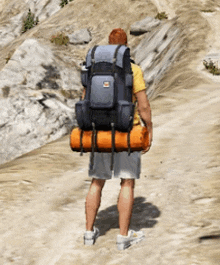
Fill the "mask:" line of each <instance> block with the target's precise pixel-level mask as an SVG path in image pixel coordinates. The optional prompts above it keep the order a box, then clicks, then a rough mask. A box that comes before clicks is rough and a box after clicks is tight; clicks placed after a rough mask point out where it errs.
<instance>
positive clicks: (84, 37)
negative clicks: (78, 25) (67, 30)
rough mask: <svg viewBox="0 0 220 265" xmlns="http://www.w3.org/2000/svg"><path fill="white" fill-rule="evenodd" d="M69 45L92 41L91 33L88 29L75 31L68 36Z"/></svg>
mask: <svg viewBox="0 0 220 265" xmlns="http://www.w3.org/2000/svg"><path fill="white" fill-rule="evenodd" d="M68 37H69V42H70V44H85V43H88V42H90V41H91V40H92V36H91V33H90V31H89V30H88V29H80V30H76V31H75V32H74V33H72V34H70V35H68Z"/></svg>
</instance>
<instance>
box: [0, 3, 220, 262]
mask: <svg viewBox="0 0 220 265" xmlns="http://www.w3.org/2000/svg"><path fill="white" fill-rule="evenodd" d="M156 2H157V3H156ZM177 2H178V1H172V4H171V1H165V0H164V1H162V0H161V1H159V0H158V1H156V0H155V5H156V4H157V5H158V8H159V7H160V8H163V9H165V8H166V7H167V12H171V14H173V15H174V14H177V13H178V12H180V9H179V11H178V9H177V8H176V5H177ZM182 2H183V3H182V5H181V6H182V9H181V10H182V11H181V12H185V11H184V8H183V7H185V8H186V9H187V8H189V7H190V5H191V7H192V5H193V7H194V4H195V2H196V1H182ZM209 2H211V1H198V3H199V4H198V6H199V8H204V6H203V5H205V7H207V8H208V7H209ZM212 3H213V6H214V1H212ZM198 6H197V7H198ZM169 10H170V11H169ZM165 11H166V10H165ZM188 12H189V11H188ZM192 12H193V11H192ZM219 13H220V11H219V10H216V11H215V12H214V13H211V14H208V15H207V14H202V15H201V16H202V17H203V19H204V32H203V31H200V32H198V33H195V34H194V35H192V36H191V37H192V41H191V42H189V43H187V45H186V48H185V49H186V50H185V51H183V52H185V54H186V55H187V56H188V57H186V59H185V61H184V60H181V61H179V62H177V63H176V65H175V67H176V68H177V66H178V67H179V68H178V69H176V70H175V67H174V68H173V69H171V71H170V72H169V73H167V75H166V76H165V78H164V80H163V81H162V82H161V83H160V84H159V88H161V89H160V91H161V92H160V93H159V94H158V95H157V97H156V98H154V99H152V100H151V107H152V114H153V123H154V141H153V145H152V148H151V150H150V152H149V153H147V154H145V155H143V156H142V172H141V179H140V180H139V181H137V182H136V189H135V204H134V210H133V216H132V223H131V227H132V228H134V229H142V230H143V231H144V232H145V235H146V239H145V240H144V241H143V242H141V243H140V244H138V245H135V246H132V247H131V248H129V249H127V250H125V251H123V252H119V251H117V250H116V244H115V241H116V235H117V233H118V223H117V218H118V214H117V207H116V203H117V196H118V191H119V181H118V180H110V181H108V182H107V183H106V186H105V187H104V190H103V196H102V204H101V208H100V212H99V214H98V218H97V222H96V225H97V226H98V227H99V228H100V230H101V236H100V238H98V240H97V242H96V244H95V245H94V246H92V247H85V246H84V245H83V233H84V229H85V213H84V203H85V196H86V194H87V191H88V188H89V185H90V180H89V178H88V176H87V170H88V161H89V155H88V154H85V155H84V156H82V157H80V156H79V154H78V153H73V152H72V151H71V150H70V148H69V137H68V136H66V137H64V138H62V139H60V140H59V141H56V142H54V143H50V144H48V145H46V146H44V147H42V148H40V149H38V150H35V151H33V152H31V153H29V154H27V155H24V156H22V157H20V158H18V159H16V160H14V161H12V162H10V163H7V164H5V165H2V166H1V167H0V190H1V191H0V211H1V214H0V234H1V237H0V264H4V265H8V264H16V265H17V264H19V265H31V264H34V265H55V264H56V265H61V264H62V265H69V264H77V265H78V264H79V265H80V264H108V265H113V264H114V265H116V264H134V263H135V264H149V265H151V264H154V265H163V264H164V265H168V264H169V265H171V264H173V265H215V264H216V265H217V264H220V251H219V249H220V194H219V189H220V178H219V172H220V164H219V160H220V159H219V156H220V151H219V150H220V144H219V142H220V105H219V101H220V91H219V82H220V79H219V78H220V77H212V76H211V75H209V74H207V73H206V72H205V70H204V69H203V68H202V67H201V65H202V60H203V58H204V55H206V54H207V53H209V52H210V51H212V50H215V51H218V50H219V49H220V47H219V43H220V42H219V41H220V37H219V36H220V30H219V29H218V27H217V25H218V23H219ZM196 14H197V12H196V13H195V15H196ZM196 18H198V19H200V16H198V17H196ZM181 19H182V20H184V18H183V16H181V15H180V16H179V20H181ZM195 21H196V20H195ZM195 21H194V22H195ZM194 22H193V21H191V22H190V23H191V24H190V26H192V25H194V26H195V28H196V27H197V28H199V27H200V25H201V23H196V22H195V23H194ZM186 30H188V31H189V32H190V28H189V29H186ZM194 30H195V29H194ZM206 34H207V35H206ZM202 38H204V40H205V41H203V42H202V43H200V41H201V39H202ZM196 40H197V42H196ZM196 45H197V46H196ZM196 49H197V51H196ZM189 54H191V56H192V58H193V60H191V61H190V63H188V64H187V60H189V56H190V55H189ZM180 67H182V68H180ZM181 69H182V70H184V73H182V74H181ZM190 69H191V71H190ZM169 80H170V81H169ZM175 80H179V83H178V82H176V81H175ZM163 84H166V86H163ZM162 88H163V89H162ZM171 88H172V89H171Z"/></svg>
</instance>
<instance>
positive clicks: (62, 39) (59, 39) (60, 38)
mask: <svg viewBox="0 0 220 265" xmlns="http://www.w3.org/2000/svg"><path fill="white" fill-rule="evenodd" d="M50 41H51V42H52V43H55V44H56V45H67V43H68V42H69V37H68V36H65V35H64V34H63V33H58V34H57V35H55V36H52V37H51V39H50Z"/></svg>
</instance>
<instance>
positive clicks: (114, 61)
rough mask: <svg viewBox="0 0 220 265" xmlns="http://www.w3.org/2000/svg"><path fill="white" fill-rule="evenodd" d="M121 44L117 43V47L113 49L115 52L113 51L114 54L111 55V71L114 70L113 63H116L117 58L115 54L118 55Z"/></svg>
mask: <svg viewBox="0 0 220 265" xmlns="http://www.w3.org/2000/svg"><path fill="white" fill-rule="evenodd" d="M121 46H122V45H121V44H119V45H118V46H117V48H116V49H115V53H114V56H113V64H112V71H113V73H114V72H115V65H116V60H117V55H118V50H119V49H120V48H121Z"/></svg>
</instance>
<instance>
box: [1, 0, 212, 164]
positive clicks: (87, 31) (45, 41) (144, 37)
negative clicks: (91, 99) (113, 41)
mask: <svg viewBox="0 0 220 265" xmlns="http://www.w3.org/2000/svg"><path fill="white" fill-rule="evenodd" d="M113 3H114V4H113ZM127 6H129V9H128V10H127V8H124V7H127ZM201 8H202V7H201ZM29 9H30V10H31V12H32V14H34V16H35V17H34V19H36V18H38V20H39V22H38V24H37V25H36V26H35V27H34V28H32V29H30V30H28V31H26V32H25V33H22V32H23V23H24V22H23V21H25V19H26V18H27V16H28V10H29ZM1 10H2V12H1V15H0V22H1V30H0V34H1V41H0V50H1V55H0V69H1V71H0V80H1V82H0V101H1V106H2V107H1V109H0V114H1V115H0V117H1V118H0V130H1V134H0V135H1V138H0V139H1V142H2V147H1V152H0V163H4V162H6V161H9V160H11V159H14V158H15V157H18V156H20V155H22V154H24V153H26V152H29V151H31V150H33V149H36V148H38V147H40V146H42V145H44V144H46V143H48V142H50V141H53V140H56V139H58V138H59V137H61V136H62V135H65V134H67V133H69V131H70V129H71V128H72V127H73V126H75V125H76V121H75V116H74V113H75V111H74V106H75V102H76V101H77V100H78V98H79V95H80V93H81V84H80V63H82V61H83V60H84V59H85V55H86V52H87V51H88V49H89V48H91V47H92V46H93V45H94V44H107V37H108V34H109V33H110V32H111V30H112V28H114V27H122V28H124V29H125V30H126V31H127V32H128V33H129V32H131V34H132V35H131V36H130V35H129V45H130V47H131V53H132V56H133V58H134V59H135V61H136V63H138V64H139V65H140V66H141V67H142V69H143V71H144V77H145V81H146V85H147V87H148V96H149V97H150V98H153V97H156V96H157V94H158V93H160V91H163V90H167V89H168V87H169V89H172V87H173V84H175V87H176V84H180V83H181V82H182V81H181V80H183V79H184V80H186V79H188V80H189V84H188V87H190V86H192V85H193V84H194V83H195V82H197V83H198V82H199V80H201V78H200V77H195V80H194V81H193V82H192V77H193V73H192V70H191V69H187V65H186V60H187V59H189V57H188V55H187V53H186V52H184V50H185V49H187V48H188V49H192V51H191V52H194V53H195V54H194V55H193V56H196V51H197V50H198V49H199V48H202V45H204V44H198V43H194V44H193V47H192V43H191V41H192V40H193V38H188V37H190V36H188V32H187V30H185V28H184V27H183V22H182V21H181V19H185V15H186V14H180V15H178V16H177V17H174V18H172V19H169V20H161V21H160V20H158V19H154V17H155V16H156V14H157V12H158V10H157V8H156V6H155V5H154V4H153V2H141V1H128V0H127V1H124V2H123V4H118V3H116V2H114V1H113V2H107V4H104V3H100V4H99V5H97V4H96V3H95V2H93V1H83V2H81V1H73V2H69V4H68V5H66V6H64V8H61V6H60V1H57V0H56V1H45V0H41V1H36V2H33V1H26V2H23V1H10V2H7V1H6V2H5V3H4V4H2V6H1ZM125 10H126V11H125ZM134 10H135V11H136V12H133V11H134ZM199 12H200V13H201V11H199V10H198V11H197V13H196V14H194V13H192V14H187V16H188V22H189V23H192V24H193V23H194V21H193V18H194V17H195V16H196V17H197V19H196V21H197V22H196V23H198V21H199V20H200V21H201V22H202V23H201V24H200V25H199V26H200V27H203V30H204V33H203V35H204V34H205V31H208V25H207V23H206V24H205V20H204V19H203V18H202V16H201V14H200V13H199ZM103 13H104V14H106V16H104V17H103V15H102V14H103ZM134 13H135V14H134ZM123 16H124V17H126V20H125V21H123V22H122V19H121V17H123ZM109 18H111V19H109ZM170 18H171V17H170ZM109 20H110V22H109ZM190 20H192V22H191V21H190ZM102 25H105V27H102ZM61 32H62V33H63V34H65V35H67V36H68V37H69V43H68V44H67V45H66V46H65V45H60V46H59V45H56V44H55V43H51V41H50V40H51V38H52V36H56V34H58V33H61ZM198 34H200V35H202V34H201V33H198ZM194 37H195V36H194ZM201 38H202V36H201ZM189 39H190V41H189ZM197 40H198V38H197ZM199 46H201V47H199ZM193 49H194V50H195V51H194V50H193ZM196 49H197V50H196ZM191 54H192V53H191ZM194 59H195V58H194ZM174 64H175V68H174V70H173V71H174V72H178V71H179V69H181V73H177V74H176V75H173V76H174V80H173V79H172V80H169V81H168V82H167V80H166V78H165V74H166V72H168V70H169V69H170V68H172V67H174ZM177 76H178V78H177ZM163 78H165V83H166V85H164V82H163V83H161V82H162V79H163Z"/></svg>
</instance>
